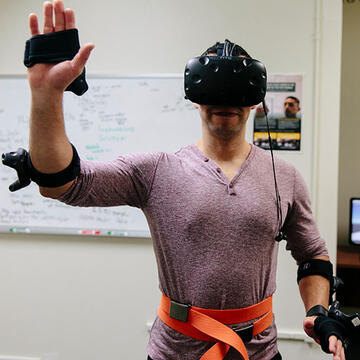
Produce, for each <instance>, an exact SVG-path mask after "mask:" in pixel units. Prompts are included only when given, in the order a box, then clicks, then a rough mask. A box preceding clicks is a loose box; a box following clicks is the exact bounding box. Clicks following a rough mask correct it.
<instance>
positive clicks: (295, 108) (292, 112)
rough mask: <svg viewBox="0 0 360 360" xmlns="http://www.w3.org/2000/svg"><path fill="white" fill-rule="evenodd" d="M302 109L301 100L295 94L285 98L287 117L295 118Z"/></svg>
mask: <svg viewBox="0 0 360 360" xmlns="http://www.w3.org/2000/svg"><path fill="white" fill-rule="evenodd" d="M299 111H300V101H299V99H298V98H297V97H295V96H287V97H286V98H285V100H284V114H285V117H288V118H294V117H296V116H297V113H298V112H299Z"/></svg>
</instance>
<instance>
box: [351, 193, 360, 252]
mask: <svg viewBox="0 0 360 360" xmlns="http://www.w3.org/2000/svg"><path fill="white" fill-rule="evenodd" d="M349 241H350V243H351V244H353V245H360V198H351V199H350V231H349Z"/></svg>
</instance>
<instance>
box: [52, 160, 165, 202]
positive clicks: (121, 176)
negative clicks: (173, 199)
mask: <svg viewBox="0 0 360 360" xmlns="http://www.w3.org/2000/svg"><path fill="white" fill-rule="evenodd" d="M160 157H161V153H143V154H130V155H124V156H120V157H118V158H117V159H115V160H113V161H109V162H98V161H89V160H81V162H80V175H79V176H78V177H77V178H76V179H75V181H74V183H73V185H72V186H71V187H70V188H69V189H68V190H67V191H66V193H65V194H63V195H62V196H61V197H60V198H59V199H58V200H60V201H61V202H64V203H65V204H68V205H72V206H82V207H88V206H119V205H129V206H133V207H137V208H142V207H144V206H145V204H146V201H147V199H148V196H149V193H150V191H151V186H152V181H153V178H154V175H155V172H156V168H157V164H158V161H159V159H160Z"/></svg>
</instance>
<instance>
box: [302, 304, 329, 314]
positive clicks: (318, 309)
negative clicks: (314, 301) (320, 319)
mask: <svg viewBox="0 0 360 360" xmlns="http://www.w3.org/2000/svg"><path fill="white" fill-rule="evenodd" d="M328 314H329V312H328V310H327V309H326V308H325V307H324V306H322V305H315V306H313V307H312V308H311V309H310V310H309V311H308V312H307V313H306V316H315V315H323V316H328Z"/></svg>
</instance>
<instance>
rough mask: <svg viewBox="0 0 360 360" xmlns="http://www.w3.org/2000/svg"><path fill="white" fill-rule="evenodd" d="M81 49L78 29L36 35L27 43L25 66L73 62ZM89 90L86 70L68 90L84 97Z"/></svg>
mask: <svg viewBox="0 0 360 360" xmlns="http://www.w3.org/2000/svg"><path fill="white" fill-rule="evenodd" d="M79 49H80V41H79V32H78V30H77V29H69V30H63V31H56V32H52V33H48V34H41V35H35V36H33V37H31V38H30V40H27V41H26V45H25V54H24V65H25V66H26V67H31V66H33V65H35V64H37V63H51V64H57V63H59V62H62V61H66V60H71V59H73V58H74V56H75V55H76V54H77V52H78V51H79ZM87 89H88V85H87V83H86V80H85V68H84V70H83V72H82V73H81V75H80V76H78V77H77V78H76V79H75V80H74V81H73V82H72V83H71V84H70V85H69V86H68V87H67V88H66V91H72V92H73V93H74V94H76V95H79V96H80V95H82V94H84V93H85V92H86V90H87Z"/></svg>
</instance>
